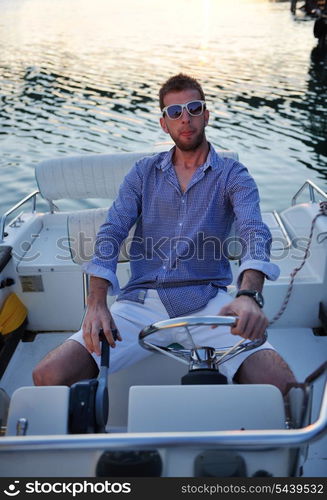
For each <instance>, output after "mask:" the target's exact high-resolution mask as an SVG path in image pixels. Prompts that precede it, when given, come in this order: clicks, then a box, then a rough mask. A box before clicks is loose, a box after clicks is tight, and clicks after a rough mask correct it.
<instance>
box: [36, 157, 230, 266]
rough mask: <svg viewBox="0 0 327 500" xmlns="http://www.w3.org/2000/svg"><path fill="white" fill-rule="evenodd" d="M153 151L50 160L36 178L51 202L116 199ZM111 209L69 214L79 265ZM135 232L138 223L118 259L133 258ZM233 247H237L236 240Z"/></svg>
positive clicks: (87, 257) (73, 249) (71, 243)
mask: <svg viewBox="0 0 327 500" xmlns="http://www.w3.org/2000/svg"><path fill="white" fill-rule="evenodd" d="M220 153H221V154H222V155H223V156H226V157H229V158H234V159H236V160H237V159H238V155H237V153H234V152H232V151H220ZM151 154H153V153H116V154H97V155H84V156H75V157H68V158H57V159H54V160H47V161H44V162H42V163H40V164H39V165H38V166H37V168H36V178H37V182H38V185H39V189H40V192H41V194H42V196H43V197H44V198H46V199H48V200H49V201H53V200H57V199H63V198H108V199H110V200H113V199H115V198H116V196H117V194H118V190H119V186H120V184H121V183H122V181H123V179H124V177H125V175H126V173H127V172H128V170H129V169H130V168H131V167H132V166H133V164H134V163H135V162H136V161H137V160H139V159H140V158H143V157H144V156H149V155H151ZM107 211H108V209H107V208H96V209H95V208H93V209H88V210H80V211H76V212H72V213H70V214H69V215H68V218H67V225H68V238H69V247H70V252H71V256H72V260H73V261H74V262H75V263H76V264H79V265H81V264H84V263H85V262H87V261H89V260H90V259H91V258H92V255H93V253H94V244H95V239H96V235H97V233H98V230H99V228H100V226H101V224H103V223H104V222H105V219H106V215H107ZM134 231H135V226H133V227H132V229H131V230H130V232H129V235H128V238H127V239H126V240H125V242H124V243H123V245H122V247H121V249H120V254H119V257H118V262H126V261H128V260H129V248H130V244H131V241H132V238H133V235H134ZM230 248H232V249H233V243H232V242H231V246H230ZM231 253H232V252H231ZM231 258H233V257H232V255H231Z"/></svg>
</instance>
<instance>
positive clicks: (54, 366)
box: [32, 340, 99, 386]
mask: <svg viewBox="0 0 327 500" xmlns="http://www.w3.org/2000/svg"><path fill="white" fill-rule="evenodd" d="M98 372H99V369H98V367H97V364H96V362H95V361H94V359H93V358H92V356H91V355H90V354H89V352H88V351H87V350H86V349H85V347H83V346H82V345H81V344H79V343H78V342H75V341H73V340H72V341H68V342H65V343H64V344H62V345H60V346H59V347H57V348H56V349H54V350H53V351H51V352H50V353H49V354H47V355H46V356H45V358H44V359H42V361H40V363H39V364H38V365H37V366H36V367H35V368H34V370H33V373H32V376H33V382H34V384H35V385H37V386H42V385H68V386H71V385H72V384H74V383H75V382H78V381H79V380H83V379H89V378H95V377H96V376H97V375H98Z"/></svg>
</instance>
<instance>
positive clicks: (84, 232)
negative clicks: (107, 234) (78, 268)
mask: <svg viewBox="0 0 327 500" xmlns="http://www.w3.org/2000/svg"><path fill="white" fill-rule="evenodd" d="M107 213H108V209H107V208H93V209H92V208H91V209H89V210H79V211H78V212H73V213H71V214H69V215H68V217H67V233H68V241H69V249H70V253H71V257H72V260H73V262H75V264H79V265H82V264H84V263H86V262H88V261H89V260H90V259H91V258H92V256H93V254H94V245H95V240H96V235H97V233H98V231H99V228H100V226H101V224H103V223H104V222H105V220H106V216H107ZM134 231H135V225H134V226H133V227H132V228H131V230H130V232H129V234H128V237H127V238H126V239H125V240H124V242H123V244H122V246H121V248H120V252H119V257H118V262H127V261H129V248H130V244H131V242H132V239H133V235H134Z"/></svg>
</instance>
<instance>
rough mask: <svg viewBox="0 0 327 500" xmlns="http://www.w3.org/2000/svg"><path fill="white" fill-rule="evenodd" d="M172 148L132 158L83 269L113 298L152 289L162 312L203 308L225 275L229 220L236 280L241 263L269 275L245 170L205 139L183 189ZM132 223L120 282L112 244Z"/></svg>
mask: <svg viewBox="0 0 327 500" xmlns="http://www.w3.org/2000/svg"><path fill="white" fill-rule="evenodd" d="M173 151H174V148H173V149H172V150H170V151H168V152H163V153H159V154H156V155H154V156H149V157H145V158H143V159H141V160H139V161H138V162H136V163H135V165H134V166H133V168H132V169H131V170H130V171H129V173H128V174H127V175H126V177H125V179H124V181H123V183H122V185H121V186H120V190H119V194H118V197H117V199H116V200H115V201H114V203H113V205H112V206H111V208H110V209H109V210H108V215H107V218H106V222H105V223H104V224H103V225H102V226H101V227H100V230H99V232H98V235H97V240H96V246H95V253H94V256H93V259H92V261H90V262H89V263H87V264H85V265H84V270H85V271H86V272H87V273H88V274H92V275H94V276H98V277H101V278H105V279H106V280H108V281H109V282H110V283H111V287H110V288H109V293H111V294H112V295H118V297H117V300H132V301H137V302H144V299H145V296H146V291H147V290H148V289H149V288H155V289H156V290H157V291H158V294H159V297H160V299H161V301H162V303H163V305H164V306H165V308H166V310H167V312H168V314H169V316H170V317H175V316H183V315H187V314H189V313H192V312H193V311H196V310H198V309H201V308H202V307H204V306H205V305H206V304H207V303H208V301H209V300H210V299H211V298H213V297H214V296H215V295H216V294H217V292H218V291H219V289H226V287H227V285H229V284H230V283H231V281H232V273H231V267H230V263H229V259H228V255H227V254H228V252H227V248H228V242H230V239H228V238H229V234H230V230H231V226H232V224H233V221H234V222H235V229H236V233H237V235H238V237H239V241H240V242H241V245H242V255H241V257H240V267H239V272H238V283H240V279H241V275H242V273H243V271H245V270H246V269H255V270H258V271H261V272H262V273H264V274H265V275H266V277H267V278H268V279H271V280H275V279H277V278H278V275H279V268H278V266H276V265H275V264H273V263H270V262H269V253H270V246H271V234H270V231H269V229H268V227H267V226H266V224H264V223H263V222H262V218H261V213H260V208H259V195H258V190H257V187H256V184H255V182H254V180H253V178H252V177H251V176H250V174H249V172H248V170H247V169H246V168H245V167H244V165H242V164H241V163H239V162H238V161H236V160H233V159H231V158H225V157H223V156H221V155H220V154H218V153H217V152H216V151H215V150H214V148H213V147H212V146H210V151H209V154H208V157H207V160H206V162H205V163H204V164H203V165H202V166H200V167H199V168H198V169H197V170H196V172H195V173H194V175H193V177H192V179H191V181H190V182H189V184H188V186H187V189H186V191H185V192H184V193H183V191H182V190H181V188H180V184H179V181H178V179H177V176H176V173H175V170H174V167H173V163H172V155H173ZM134 224H136V229H135V233H134V238H133V241H132V244H131V246H130V251H129V254H130V267H131V278H130V280H129V281H128V283H127V285H126V286H125V287H124V288H122V289H120V287H119V283H118V280H117V277H116V267H117V260H118V255H119V248H120V246H121V243H122V242H123V241H124V239H125V238H126V237H127V236H128V233H129V230H130V228H131V227H132V226H133V225H134Z"/></svg>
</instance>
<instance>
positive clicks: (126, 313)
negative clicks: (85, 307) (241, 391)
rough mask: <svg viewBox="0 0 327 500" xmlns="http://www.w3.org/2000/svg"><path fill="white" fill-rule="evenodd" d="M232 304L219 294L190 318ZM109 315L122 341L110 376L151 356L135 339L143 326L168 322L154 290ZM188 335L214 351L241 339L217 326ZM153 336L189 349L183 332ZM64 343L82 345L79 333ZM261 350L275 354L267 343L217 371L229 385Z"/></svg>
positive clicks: (112, 355) (112, 358)
mask: <svg viewBox="0 0 327 500" xmlns="http://www.w3.org/2000/svg"><path fill="white" fill-rule="evenodd" d="M232 300H233V299H232V297H231V296H230V295H229V294H228V293H227V292H225V291H223V290H219V292H218V294H217V295H216V297H214V298H213V299H211V300H210V301H209V302H208V304H207V305H206V306H205V307H203V308H202V309H199V310H198V311H196V312H192V313H191V314H190V315H192V316H206V315H208V316H214V315H217V314H218V312H219V310H220V309H221V307H223V306H224V305H225V304H228V303H229V302H231V301H232ZM110 312H111V314H112V316H113V319H114V321H115V324H116V326H117V328H118V330H119V332H120V335H121V337H122V339H123V340H122V342H117V343H116V347H115V348H114V349H111V351H110V367H109V373H113V372H116V371H118V370H121V369H122V368H126V367H127V366H130V365H132V364H134V363H136V362H137V361H140V360H141V359H144V358H146V357H147V356H149V355H151V352H150V351H148V350H146V349H143V348H142V347H141V346H140V345H139V343H138V335H139V333H140V331H141V330H142V329H143V328H144V327H145V326H148V325H150V324H152V323H155V322H157V321H162V320H165V319H170V318H169V316H168V314H167V311H166V309H165V307H164V306H163V304H162V302H161V300H160V298H159V295H158V292H157V291H156V290H147V295H146V298H145V301H144V303H143V304H141V303H139V302H132V301H130V300H121V301H119V302H117V301H116V302H114V304H113V305H112V306H111V309H110ZM191 333H192V337H193V339H194V342H195V344H196V345H202V346H210V347H214V348H222V347H228V346H232V345H234V344H236V342H238V341H239V340H240V339H241V337H238V336H236V335H232V334H231V333H230V327H227V326H219V327H217V328H215V329H212V328H210V327H208V326H199V327H195V328H192V329H191ZM155 335H156V337H155V339H156V341H157V340H159V343H161V341H162V343H164V344H165V345H169V344H171V343H175V342H176V343H179V344H181V345H183V346H184V347H185V348H189V345H188V344H187V343H188V338H187V335H186V333H185V329H184V328H180V329H170V330H167V331H165V332H164V333H163V332H160V333H159V334H155ZM67 340H76V341H77V342H79V343H81V344H82V345H85V344H84V340H83V334H82V329H81V330H79V331H78V332H77V333H75V334H74V335H72V336H71V337H69V338H68V339H67ZM149 340H150V338H149ZM153 340H154V338H153ZM156 343H157V342H156ZM261 349H272V350H274V348H273V347H272V345H271V344H269V342H267V341H266V342H265V343H264V344H262V345H261V346H260V347H257V348H256V349H254V350H250V351H246V352H243V353H241V354H239V355H237V356H235V357H233V358H231V359H230V360H227V361H226V362H224V363H222V364H221V365H220V366H219V371H220V372H221V373H223V374H224V375H225V376H226V377H227V379H228V381H229V382H231V381H232V380H233V377H234V375H235V373H236V372H237V370H238V368H239V367H240V365H241V364H242V363H243V361H244V360H245V359H246V358H247V357H248V356H250V355H251V354H253V353H254V352H257V351H258V350H261ZM92 356H93V358H94V360H95V361H96V363H97V365H98V366H100V356H97V355H96V354H92Z"/></svg>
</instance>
